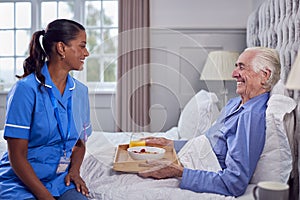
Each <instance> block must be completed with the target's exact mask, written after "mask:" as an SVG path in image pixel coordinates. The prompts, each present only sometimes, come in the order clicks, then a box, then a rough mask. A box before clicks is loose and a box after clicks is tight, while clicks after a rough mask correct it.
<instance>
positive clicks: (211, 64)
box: [200, 51, 239, 80]
mask: <svg viewBox="0 0 300 200" xmlns="http://www.w3.org/2000/svg"><path fill="white" fill-rule="evenodd" d="M238 57H239V53H238V52H232V51H212V52H210V53H209V54H208V57H207V60H206V63H205V65H204V67H203V70H202V73H201V76H200V80H233V78H232V77H231V75H232V71H233V70H234V68H235V62H236V61H237V59H238Z"/></svg>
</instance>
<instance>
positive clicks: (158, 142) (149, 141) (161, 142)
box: [145, 137, 174, 147]
mask: <svg viewBox="0 0 300 200" xmlns="http://www.w3.org/2000/svg"><path fill="white" fill-rule="evenodd" d="M145 141H146V146H160V147H164V146H173V145H174V143H173V141H172V140H169V139H166V138H163V137H147V138H145Z"/></svg>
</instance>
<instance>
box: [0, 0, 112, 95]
mask: <svg viewBox="0 0 300 200" xmlns="http://www.w3.org/2000/svg"><path fill="white" fill-rule="evenodd" d="M49 11H51V12H49ZM0 18H1V19H6V20H0V44H2V48H0V90H1V89H9V88H10V87H11V85H12V84H13V83H14V82H15V81H16V80H17V79H16V78H15V75H16V74H18V75H21V74H23V67H22V63H23V61H24V59H25V58H26V57H27V56H28V45H29V42H30V38H31V35H32V34H33V33H34V32H35V31H36V30H41V29H45V28H46V25H47V24H48V23H49V22H51V21H53V20H55V19H57V18H67V19H73V20H76V21H78V22H80V23H81V24H83V25H84V26H85V28H86V33H87V48H88V50H89V53H90V56H89V57H88V58H87V60H86V62H85V67H84V71H83V72H73V73H72V74H73V76H75V77H76V78H78V79H79V80H81V81H82V82H84V83H86V84H87V85H88V86H89V87H90V88H92V89H94V90H98V89H100V90H101V89H108V88H109V89H113V88H114V86H115V81H116V78H117V77H116V69H117V45H118V43H117V34H118V0H65V1H58V0H31V1H29V0H28V1H27V0H2V1H1V2H0Z"/></svg>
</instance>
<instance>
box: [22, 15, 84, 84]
mask: <svg viewBox="0 0 300 200" xmlns="http://www.w3.org/2000/svg"><path fill="white" fill-rule="evenodd" d="M81 30H83V31H84V30H85V28H84V27H83V26H82V25H81V24H79V23H77V22H75V21H72V20H68V19H57V20H54V21H53V22H51V23H49V24H48V26H47V28H46V30H41V31H36V32H35V33H34V34H33V35H32V38H31V41H30V44H29V56H28V57H27V58H26V59H25V61H24V63H23V69H24V74H23V75H22V76H18V75H17V77H18V78H24V77H26V76H28V75H29V74H31V73H32V72H34V73H35V74H36V76H37V78H38V79H39V81H40V82H41V85H44V84H45V77H44V76H43V75H42V73H41V69H42V67H43V65H44V63H45V61H46V59H48V60H49V59H51V56H53V54H54V53H56V52H53V50H54V49H55V48H53V47H54V45H56V43H57V42H63V43H65V44H66V45H68V44H69V42H70V41H72V40H74V39H76V37H77V35H78V34H79V32H80V31H81ZM40 36H43V37H42V44H43V46H42V45H41V43H40Z"/></svg>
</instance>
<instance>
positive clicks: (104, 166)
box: [81, 129, 253, 200]
mask: <svg viewBox="0 0 300 200" xmlns="http://www.w3.org/2000/svg"><path fill="white" fill-rule="evenodd" d="M174 131H175V132H176V130H175V129H173V130H171V131H169V132H166V133H157V134H155V136H164V137H167V138H170V139H178V138H177V136H176V134H174ZM129 137H130V134H129V133H107V132H94V133H93V134H92V136H91V137H90V138H89V140H88V142H87V153H86V157H85V159H84V162H83V165H82V168H81V173H82V176H83V178H84V179H85V181H86V183H87V185H88V187H89V189H90V198H91V199H96V200H100V199H105V200H110V199H111V200H121V199H122V200H123V199H139V200H141V199H145V200H146V199H149V200H156V199H162V200H167V199H170V200H177V199H178V200H181V199H189V200H190V199H201V200H202V199H203V200H205V199H216V200H218V199H220V200H221V199H222V200H227V199H235V198H234V197H226V196H223V195H218V194H209V193H196V192H192V191H189V190H182V189H180V188H179V187H178V185H179V183H180V179H177V178H170V179H163V180H155V179H151V178H147V179H144V178H141V177H139V176H138V175H136V174H131V173H121V172H115V171H114V170H113V169H112V164H113V158H114V155H115V151H116V147H117V146H118V144H124V143H128V141H129ZM204 138H205V137H198V138H197V139H195V140H198V141H195V140H191V141H189V144H188V145H185V147H187V146H188V148H185V147H184V148H183V149H182V150H181V151H180V152H179V154H178V157H179V158H180V161H181V162H182V163H183V164H184V165H185V166H187V167H190V168H195V169H209V170H214V171H217V170H219V169H220V167H219V165H218V162H217V160H216V158H215V155H214V154H213V153H212V152H211V150H210V148H209V146H210V145H209V144H208V143H206V141H205V139H204ZM198 142H201V143H202V144H203V148H202V150H200V151H199V146H198V151H194V150H193V148H194V147H195V143H198ZM198 144H199V143H198ZM207 147H208V148H207ZM193 152H195V154H193ZM196 157H198V158H199V157H200V158H201V159H193V158H196ZM199 160H201V161H199ZM252 188H253V185H250V186H249V187H248V189H247V191H246V193H245V195H243V196H242V197H239V198H238V199H253V198H252V192H251V191H252Z"/></svg>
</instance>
